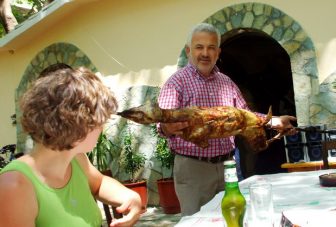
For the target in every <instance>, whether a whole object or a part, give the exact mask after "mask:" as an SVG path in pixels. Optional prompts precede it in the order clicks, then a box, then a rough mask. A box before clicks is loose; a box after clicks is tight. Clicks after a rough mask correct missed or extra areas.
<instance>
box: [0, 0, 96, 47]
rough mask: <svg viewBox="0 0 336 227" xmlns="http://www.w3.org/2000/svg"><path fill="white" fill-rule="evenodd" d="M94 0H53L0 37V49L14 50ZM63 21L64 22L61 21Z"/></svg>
mask: <svg viewBox="0 0 336 227" xmlns="http://www.w3.org/2000/svg"><path fill="white" fill-rule="evenodd" d="M93 1H96V0H55V1H53V2H52V3H50V4H49V5H47V6H46V7H45V8H43V9H42V10H41V11H39V12H38V13H36V14H35V15H33V16H31V17H30V18H28V19H27V20H26V21H24V22H23V23H21V24H19V25H18V26H16V28H15V29H14V30H13V31H11V32H10V33H8V34H6V35H5V36H4V37H3V38H1V39H0V52H1V51H14V50H16V49H19V48H21V47H22V46H26V45H28V44H29V42H30V41H31V40H33V39H34V37H37V36H39V35H41V34H42V33H43V32H46V31H47V30H48V29H50V28H52V25H53V24H55V23H57V22H58V23H62V22H60V21H62V18H64V16H65V15H68V14H69V13H70V12H71V11H73V10H75V9H76V8H78V7H79V6H80V5H83V4H86V3H88V2H93ZM63 23H64V22H63Z"/></svg>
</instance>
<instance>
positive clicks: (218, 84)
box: [158, 63, 248, 157]
mask: <svg viewBox="0 0 336 227" xmlns="http://www.w3.org/2000/svg"><path fill="white" fill-rule="evenodd" d="M158 102H159V106H160V107H161V108H163V109H178V108H184V107H188V106H202V107H213V106H235V107H237V108H242V109H248V107H247V104H246V102H245V100H244V98H243V96H242V94H241V92H240V90H239V88H238V87H237V85H236V84H235V83H234V82H233V81H232V80H231V79H230V78H229V77H228V76H226V75H224V74H223V73H221V72H220V71H219V69H218V68H217V67H216V66H215V67H214V69H213V70H212V72H211V75H210V76H209V77H208V78H204V77H203V76H201V75H200V73H199V72H198V71H197V69H196V68H195V67H194V66H193V65H192V64H190V63H189V64H188V65H187V66H185V67H184V68H182V69H180V70H179V71H177V72H176V73H174V74H173V75H172V76H171V77H170V78H169V79H168V80H167V82H166V83H165V84H164V85H163V87H162V89H161V91H160V95H159V99H158ZM158 127H160V125H158ZM169 147H170V148H171V149H172V150H173V151H174V152H175V153H177V154H182V155H190V156H196V157H215V156H219V155H224V154H227V153H229V152H230V151H232V150H233V149H234V147H235V145H234V137H229V138H221V139H210V140H209V147H207V148H205V149H203V148H200V147H198V146H196V145H195V144H193V143H191V142H188V141H185V140H183V139H181V138H180V137H178V136H176V137H171V138H169Z"/></svg>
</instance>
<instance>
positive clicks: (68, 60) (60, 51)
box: [15, 43, 97, 152]
mask: <svg viewBox="0 0 336 227" xmlns="http://www.w3.org/2000/svg"><path fill="white" fill-rule="evenodd" d="M56 63H65V64H67V65H69V66H71V67H74V68H76V67H79V66H85V67H87V68H88V69H90V70H91V71H93V72H97V69H96V67H95V66H94V65H93V64H92V62H91V60H90V59H89V58H88V57H87V56H86V55H85V54H84V52H82V51H81V50H80V49H79V48H78V47H77V46H75V45H73V44H70V43H54V44H51V45H50V46H47V47H46V48H44V49H43V50H41V51H40V52H38V53H37V54H36V55H35V57H34V58H33V59H32V60H31V61H30V63H29V64H28V65H27V67H26V69H25V71H24V73H23V75H22V78H21V81H20V83H19V86H18V87H17V89H16V94H15V109H16V117H17V119H19V118H20V116H21V112H20V109H19V99H20V97H21V96H22V94H23V93H24V92H25V91H26V90H27V88H28V87H29V86H30V84H31V83H32V82H33V81H34V80H36V78H37V77H38V76H39V74H40V73H41V72H42V70H43V69H45V68H46V67H48V66H49V65H53V64H56ZM16 127H17V128H16V129H17V151H18V152H25V151H26V150H27V148H28V149H29V148H30V147H31V144H30V143H31V142H32V141H31V140H30V139H29V138H28V136H27V135H26V134H25V133H23V131H22V129H21V126H20V124H17V126H16Z"/></svg>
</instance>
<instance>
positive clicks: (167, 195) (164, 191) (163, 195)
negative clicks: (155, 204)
mask: <svg viewBox="0 0 336 227" xmlns="http://www.w3.org/2000/svg"><path fill="white" fill-rule="evenodd" d="M157 185H158V192H159V196H160V206H161V207H162V209H163V212H164V213H165V214H177V213H180V212H181V207H180V202H179V200H178V198H177V196H176V192H175V187H174V180H173V179H172V178H164V179H160V180H157Z"/></svg>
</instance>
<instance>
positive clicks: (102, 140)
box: [88, 132, 118, 176]
mask: <svg viewBox="0 0 336 227" xmlns="http://www.w3.org/2000/svg"><path fill="white" fill-rule="evenodd" d="M117 150H118V146H117V145H115V144H114V143H113V142H112V141H111V140H110V139H108V138H107V135H106V133H105V132H102V133H101V134H100V135H99V137H98V141H97V144H96V146H95V148H93V150H92V151H91V152H89V153H88V158H89V160H90V162H91V163H92V164H93V165H94V166H95V167H96V168H97V169H98V170H99V171H100V172H101V173H103V174H104V175H107V176H111V175H112V174H111V171H110V167H109V164H110V161H111V160H112V158H113V157H116V155H117Z"/></svg>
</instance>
